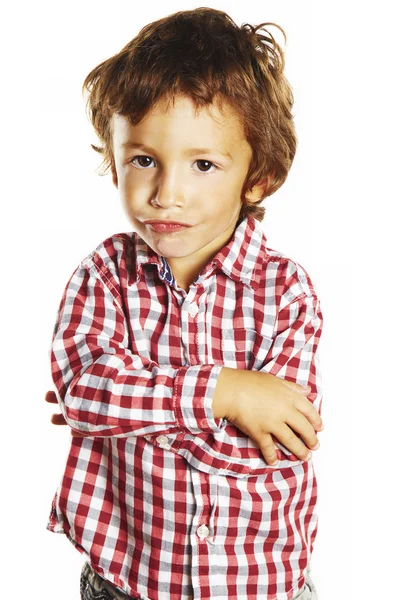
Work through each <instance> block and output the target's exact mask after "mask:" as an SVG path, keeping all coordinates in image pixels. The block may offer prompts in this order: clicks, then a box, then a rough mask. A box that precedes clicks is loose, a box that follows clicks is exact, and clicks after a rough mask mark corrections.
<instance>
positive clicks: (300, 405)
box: [295, 397, 324, 431]
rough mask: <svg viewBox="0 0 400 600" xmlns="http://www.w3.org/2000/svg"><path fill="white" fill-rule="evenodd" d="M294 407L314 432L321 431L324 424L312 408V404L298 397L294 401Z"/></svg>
mask: <svg viewBox="0 0 400 600" xmlns="http://www.w3.org/2000/svg"><path fill="white" fill-rule="evenodd" d="M295 407H296V408H297V410H298V411H300V412H301V413H302V414H303V415H304V416H305V417H306V419H308V421H309V422H310V423H311V425H312V426H313V427H314V431H322V430H323V428H324V424H323V422H322V419H321V417H320V416H319V413H318V411H317V410H316V409H315V408H314V406H313V405H312V403H311V402H310V401H309V400H307V398H302V397H298V398H297V399H296V401H295Z"/></svg>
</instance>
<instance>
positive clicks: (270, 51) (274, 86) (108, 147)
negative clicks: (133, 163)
mask: <svg viewBox="0 0 400 600" xmlns="http://www.w3.org/2000/svg"><path fill="white" fill-rule="evenodd" d="M266 25H273V26H274V27H277V28H278V29H279V30H280V31H281V32H282V33H283V36H284V38H285V44H286V34H285V32H284V30H283V29H282V28H281V27H280V26H279V25H277V24H276V23H261V24H260V25H258V26H252V25H250V24H249V23H244V24H242V25H241V26H240V27H239V26H238V25H236V24H235V22H234V21H233V20H232V19H231V17H229V16H228V15H227V14H226V13H225V12H223V11H221V10H216V9H213V8H207V7H201V8H196V9H194V10H185V11H179V12H176V13H174V14H171V15H169V16H167V17H164V18H162V19H159V20H157V21H154V22H152V23H149V24H148V25H146V26H145V27H143V28H142V29H141V30H140V31H139V33H138V35H137V36H136V37H135V38H133V40H131V41H130V42H129V43H128V44H126V46H124V48H122V50H121V51H120V52H118V54H115V55H114V56H112V57H111V58H109V59H107V60H105V61H103V62H102V63H100V64H99V65H98V66H97V67H95V68H94V69H92V71H90V73H89V74H88V75H87V76H86V78H85V81H84V83H83V85H82V93H83V94H84V93H85V91H87V92H88V93H89V95H88V99H87V103H86V109H87V110H88V112H89V118H90V121H91V123H92V125H93V127H94V129H95V131H96V133H97V135H98V137H99V139H100V141H101V142H102V146H101V147H98V146H95V145H93V144H91V146H92V148H93V149H94V150H95V151H96V152H99V153H100V154H102V155H103V163H102V165H103V166H104V170H103V172H102V173H100V174H101V175H105V174H106V173H107V171H108V170H109V169H110V167H114V164H115V163H114V156H113V132H112V124H111V120H112V116H113V114H114V113H117V114H119V115H121V116H123V117H126V118H127V119H128V120H129V122H130V123H131V124H132V125H135V124H138V123H139V122H140V121H141V120H142V119H143V118H144V117H145V116H146V114H147V112H148V111H149V110H150V109H151V108H152V107H154V105H155V103H156V102H157V101H159V100H161V99H164V98H171V99H172V100H173V98H174V96H175V95H178V94H183V95H185V96H187V97H189V98H190V99H191V100H192V101H193V103H194V106H195V110H199V109H201V108H203V107H206V106H207V105H210V104H211V103H213V102H215V104H216V105H217V106H218V107H219V108H220V109H221V108H223V104H224V102H228V103H229V105H230V106H231V108H233V109H234V110H235V111H236V113H237V114H238V115H239V117H240V119H241V122H242V123H243V127H244V135H245V138H246V140H247V142H248V143H249V145H250V146H251V148H252V159H251V162H250V166H249V170H248V173H247V176H246V179H245V181H244V183H243V186H242V191H241V200H242V203H243V205H242V208H241V212H240V216H239V220H241V219H242V218H244V217H245V216H247V215H250V216H252V217H254V218H255V219H258V220H259V221H262V220H263V219H264V215H265V208H264V207H263V206H260V203H261V202H262V200H263V199H264V198H265V197H267V196H270V195H271V194H273V193H274V192H276V190H278V189H279V188H280V187H281V185H282V184H283V183H284V181H285V180H286V178H287V175H288V173H289V169H290V167H291V165H292V162H293V159H294V156H295V153H296V146H297V136H296V132H295V127H294V122H293V116H292V112H291V111H292V106H293V101H294V100H293V93H292V88H291V86H290V84H289V82H288V81H287V79H286V77H285V75H284V73H283V70H284V66H285V59H284V53H283V50H282V48H281V47H280V46H279V44H277V42H276V41H275V39H274V37H273V36H272V34H271V33H270V32H269V31H268V30H266V29H264V27H265V26H266ZM261 32H263V33H261ZM269 175H271V178H270V180H269V185H267V184H266V186H265V188H264V190H263V195H262V197H261V198H260V200H259V201H258V202H256V203H248V202H247V200H246V198H245V193H246V192H247V191H248V190H251V189H252V188H253V186H254V185H256V184H257V183H258V182H259V181H261V180H262V179H264V178H267V177H268V176H269ZM267 181H268V180H267Z"/></svg>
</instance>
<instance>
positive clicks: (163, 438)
mask: <svg viewBox="0 0 400 600" xmlns="http://www.w3.org/2000/svg"><path fill="white" fill-rule="evenodd" d="M156 440H157V442H158V443H159V444H160V446H161V448H166V449H169V448H170V445H169V443H168V438H167V436H166V435H159V436H158V437H157V438H156Z"/></svg>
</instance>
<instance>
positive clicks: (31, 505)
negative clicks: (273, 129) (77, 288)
mask: <svg viewBox="0 0 400 600" xmlns="http://www.w3.org/2000/svg"><path fill="white" fill-rule="evenodd" d="M389 4H390V3H389V2H387V3H385V2H382V1H381V2H370V3H364V2H350V1H349V2H340V1H339V2H338V1H335V2H311V1H301V0H300V1H299V0H296V1H294V0H293V1H282V0H280V1H269V2H262V3H261V2H260V3H257V2H251V1H248V2H245V3H239V2H238V3H236V4H234V5H232V3H231V2H227V1H220V2H208V3H207V4H206V5H207V6H210V7H214V8H218V9H222V10H226V11H227V12H228V14H230V16H231V17H232V18H233V19H234V20H235V21H236V23H238V24H242V23H244V22H249V23H251V24H253V25H254V24H258V23H261V22H265V21H273V22H276V23H278V24H279V25H281V26H282V27H283V29H284V30H285V31H286V33H287V36H288V45H287V47H286V60H287V69H286V74H287V77H288V79H289V81H290V82H291V84H292V86H293V90H294V95H295V108H294V113H295V121H296V126H297V133H298V136H299V146H298V151H297V154H296V157H295V161H294V164H293V167H292V169H291V171H290V174H289V177H288V179H287V181H286V183H285V184H284V185H283V187H282V188H281V189H280V190H279V191H278V192H276V193H275V194H274V195H273V196H271V197H270V198H268V199H266V200H265V206H266V207H267V213H266V217H265V220H264V222H263V227H264V230H265V233H266V235H267V239H268V244H267V245H268V246H269V247H271V248H274V249H276V250H279V251H282V252H284V253H285V254H287V255H288V256H290V257H291V258H293V259H294V260H296V261H298V262H299V263H300V264H301V265H303V266H304V267H305V268H306V270H307V271H308V273H309V274H310V276H311V278H312V280H313V282H314V284H315V287H316V290H317V292H318V295H319V297H320V301H321V308H322V311H323V315H324V330H323V334H322V338H321V343H320V360H321V369H322V378H323V388H324V399H323V405H322V417H323V421H324V424H325V430H324V431H323V432H322V433H321V434H319V439H320V441H321V448H320V449H319V450H318V451H317V452H315V453H314V464H315V468H316V471H317V476H318V484H319V515H320V522H319V531H318V535H317V540H316V544H315V548H314V554H313V559H312V577H313V580H314V582H315V584H316V586H317V589H318V591H319V599H320V600H334V599H335V600H336V599H337V598H340V599H341V600H363V599H371V600H372V599H375V598H395V597H398V594H399V583H398V569H399V565H400V560H399V534H400V527H399V516H398V513H399V508H400V502H399V491H398V490H399V486H398V483H397V482H398V479H399V476H400V470H399V466H398V462H397V459H396V457H397V455H398V439H399V436H398V424H399V409H398V405H399V386H398V374H399V369H398V363H399V352H398V339H399V326H398V322H399V312H400V311H399V308H398V291H399V284H398V281H399V260H398V258H399V243H398V237H399V233H398V229H399V224H398V219H397V220H396V218H395V215H396V208H397V205H398V203H399V200H400V194H399V185H398V173H399V158H400V157H399V150H398V149H399V133H400V131H399V117H398V115H399V94H398V79H399V69H398V64H399V58H400V57H399V49H398V45H397V43H396V41H395V39H396V34H397V29H396V28H395V26H396V19H395V17H394V9H392V14H391V13H390V10H389V8H388V6H389ZM202 5H203V4H202V3H190V2H173V1H171V0H169V1H167V2H165V4H164V5H163V7H162V8H155V4H154V3H145V2H144V3H139V2H133V1H122V0H121V1H119V2H118V1H113V2H109V1H107V2H105V1H103V0H96V1H94V0H87V1H86V2H77V1H76V0H75V1H72V2H71V1H70V2H68V3H53V2H50V1H46V2H45V1H41V2H33V3H28V2H15V3H13V4H12V6H8V8H7V9H6V10H7V12H6V13H4V12H3V26H2V29H3V31H2V36H1V44H2V48H1V50H2V51H1V61H2V69H1V79H2V84H1V89H2V92H1V104H2V134H3V135H2V139H3V144H2V145H1V147H2V149H1V152H2V162H1V164H2V166H3V168H2V177H1V192H2V202H1V208H2V213H3V217H2V219H1V230H2V235H1V242H2V267H3V277H2V293H1V295H0V296H1V302H2V306H1V316H2V319H1V332H2V344H1V351H2V361H1V364H2V366H3V370H2V383H3V385H2V394H1V400H2V403H3V406H4V410H3V411H2V413H1V414H2V426H1V433H2V435H1V444H2V469H1V489H2V493H1V502H2V512H1V515H2V536H1V537H2V556H3V558H2V559H1V561H2V565H1V567H2V568H1V571H2V573H3V577H2V583H1V586H2V591H1V597H4V598H6V597H12V598H18V599H19V598H21V599H22V598H25V597H28V596H30V595H35V596H36V595H37V596H38V597H40V598H42V599H43V600H45V599H53V598H57V599H58V600H75V599H76V600H78V599H79V576H80V570H81V566H82V564H83V562H84V560H85V559H84V557H83V556H82V555H80V554H79V552H78V551H77V550H75V549H74V548H73V546H72V544H71V543H70V542H69V541H68V540H67V539H66V538H65V537H64V536H62V535H56V534H53V533H50V532H49V531H47V530H46V524H47V518H48V515H49V512H50V508H51V500H52V497H53V494H54V491H55V489H56V486H57V484H58V481H59V479H60V477H61V475H62V471H63V467H64V462H65V459H66V456H67V452H68V447H69V440H70V438H69V431H68V429H67V428H66V427H64V428H57V427H55V426H53V425H51V424H50V415H51V413H52V412H53V407H52V406H50V405H47V404H45V402H44V400H43V398H44V394H45V392H46V390H47V389H50V388H51V385H52V382H51V379H50V368H49V357H48V352H49V346H50V340H51V334H52V328H53V325H54V322H55V316H56V310H57V307H58V304H59V301H60V299H61V295H62V291H63V289H64V286H65V284H66V282H67V280H68V279H69V277H70V275H71V274H72V271H73V270H74V269H75V267H76V266H77V264H78V262H79V261H80V260H81V259H82V258H84V257H85V256H86V255H87V254H88V253H89V252H90V251H91V250H93V249H94V248H95V246H96V245H97V244H98V243H99V242H100V241H102V240H103V239H104V238H106V237H107V236H109V235H112V234H114V233H117V232H122V231H130V230H131V227H130V224H129V222H128V221H127V219H126V217H125V214H124V213H123V210H122V208H121V205H120V201H119V198H118V191H117V190H116V189H115V188H114V187H113V186H112V183H111V178H110V176H107V177H100V176H99V175H98V174H97V172H95V170H96V168H97V167H98V165H99V164H100V159H101V157H100V155H97V154H96V153H95V152H94V151H93V150H92V149H91V148H90V143H96V142H97V139H96V137H95V134H94V132H93V131H92V129H91V125H90V124H89V121H88V120H87V118H86V115H85V109H84V101H83V99H82V96H81V85H82V82H83V80H84V78H85V76H86V74H87V73H88V72H89V71H90V70H91V69H92V68H93V67H94V66H96V65H97V64H98V63H100V62H101V61H102V60H105V59H106V58H108V57H110V56H111V55H113V54H115V53H117V52H118V51H119V50H120V49H121V48H122V47H123V46H124V45H125V44H126V43H127V42H128V41H129V40H130V39H132V38H133V37H134V36H135V35H136V34H137V33H138V31H139V29H140V28H141V27H143V26H144V25H145V24H146V23H148V22H150V21H153V20H155V19H158V18H160V17H163V16H165V15H167V14H170V13H172V12H175V11H177V10H185V9H189V8H195V7H197V6H202ZM271 31H272V32H273V34H274V35H275V34H276V35H277V39H278V41H280V42H281V43H283V39H282V38H281V37H279V36H280V34H279V32H278V31H277V30H276V29H274V28H272V29H271ZM396 367H397V369H396ZM4 557H5V558H4ZM4 560H6V565H4ZM39 590H40V591H39Z"/></svg>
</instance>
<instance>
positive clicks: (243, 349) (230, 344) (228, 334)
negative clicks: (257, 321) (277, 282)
mask: <svg viewBox="0 0 400 600" xmlns="http://www.w3.org/2000/svg"><path fill="white" fill-rule="evenodd" d="M271 345H272V339H271V338H269V337H266V336H263V335H261V334H260V333H258V332H257V331H256V330H255V329H252V328H248V327H247V328H244V327H230V328H229V329H228V328H222V329H221V354H222V358H223V363H224V365H225V366H226V367H230V368H233V369H246V370H253V371H258V370H260V369H261V368H262V366H263V365H264V364H265V359H266V358H267V355H268V351H269V349H270V347H271Z"/></svg>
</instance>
